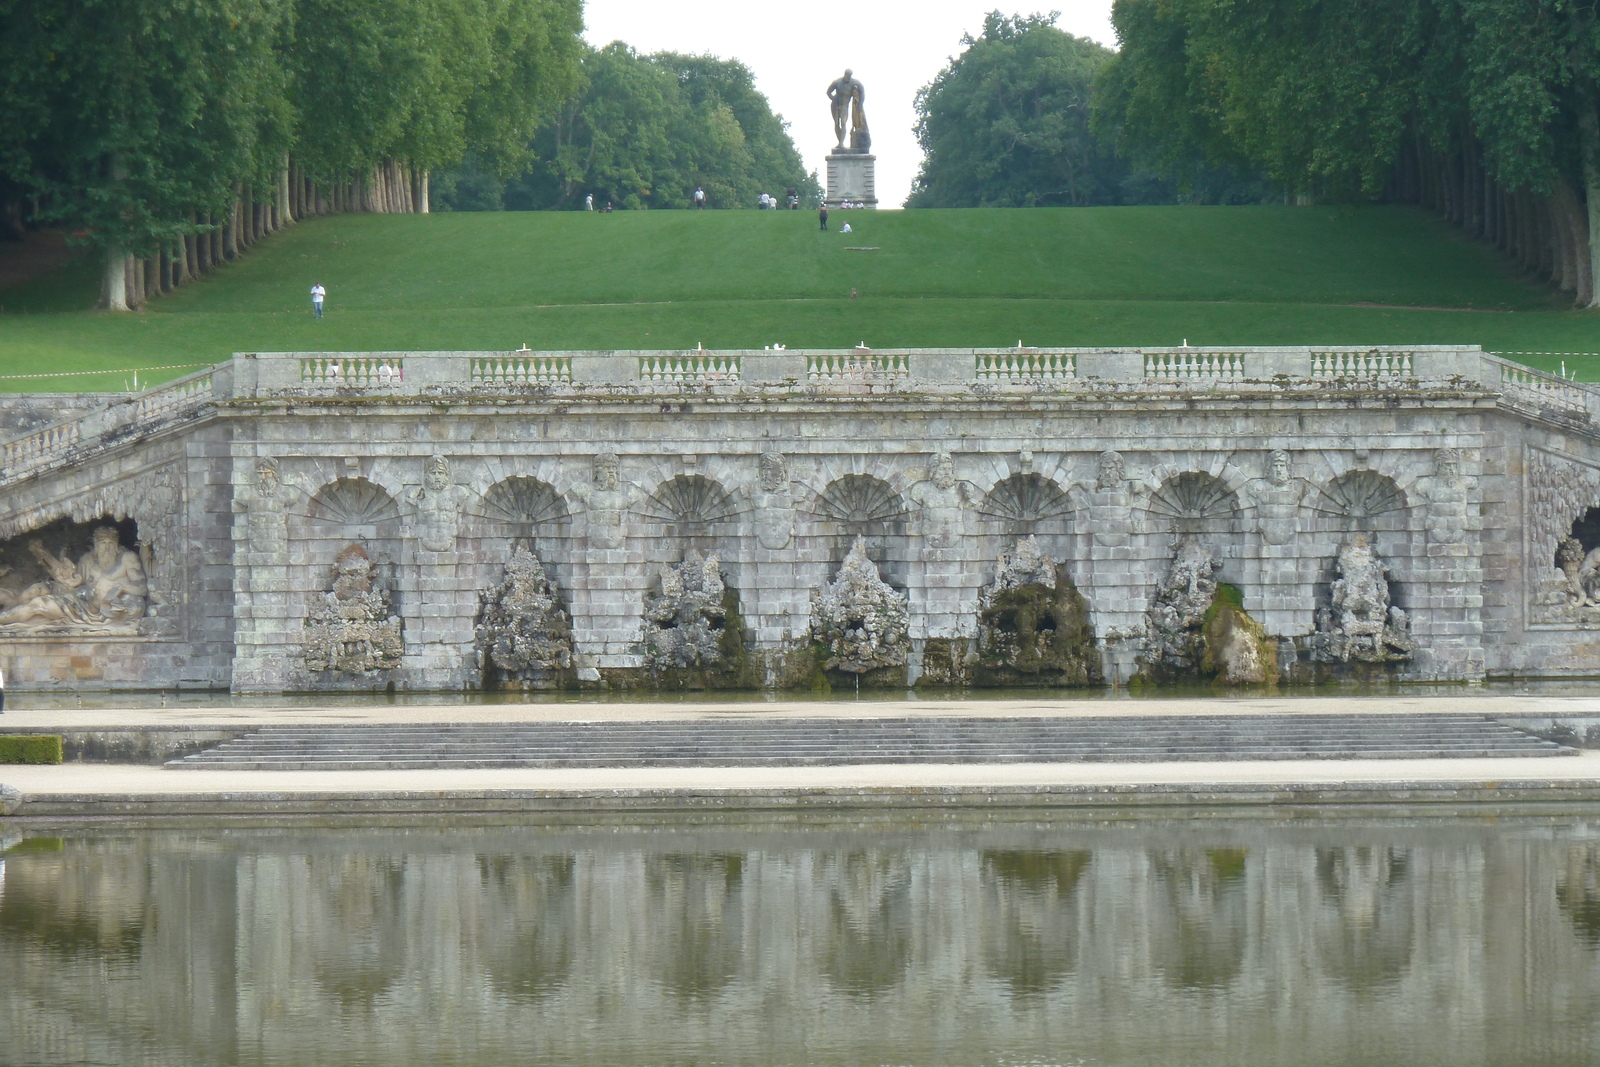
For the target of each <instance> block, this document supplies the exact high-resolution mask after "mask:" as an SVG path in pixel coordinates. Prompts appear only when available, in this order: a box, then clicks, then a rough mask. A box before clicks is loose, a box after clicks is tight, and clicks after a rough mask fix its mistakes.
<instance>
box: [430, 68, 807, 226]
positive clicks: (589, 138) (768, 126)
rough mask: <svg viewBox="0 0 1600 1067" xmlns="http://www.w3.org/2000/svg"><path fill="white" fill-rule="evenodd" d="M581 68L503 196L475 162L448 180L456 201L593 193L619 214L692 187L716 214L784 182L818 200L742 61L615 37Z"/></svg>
mask: <svg viewBox="0 0 1600 1067" xmlns="http://www.w3.org/2000/svg"><path fill="white" fill-rule="evenodd" d="M581 73H582V81H581V88H580V89H579V91H578V92H577V93H575V94H574V95H573V96H572V97H571V98H570V99H569V100H568V101H567V102H566V104H565V105H564V106H562V107H561V108H560V109H559V111H558V112H557V113H556V114H555V115H554V117H553V118H552V119H550V120H549V121H548V122H547V123H546V124H545V125H544V126H543V127H542V128H541V130H540V131H539V133H538V135H537V136H536V137H535V139H534V142H533V146H532V148H533V152H534V154H535V156H536V157H537V162H536V163H535V164H534V165H533V167H532V168H531V169H530V170H529V171H528V172H527V173H526V174H525V175H524V176H523V177H522V178H521V179H520V180H517V181H513V182H511V183H509V184H507V185H505V186H504V189H503V195H501V191H500V190H496V189H494V188H493V187H492V183H490V182H486V181H485V179H486V178H487V177H488V175H487V174H485V172H484V168H482V167H481V166H478V165H476V161H475V164H474V166H472V167H469V168H465V169H463V171H461V172H458V173H457V174H454V175H452V176H451V178H450V180H451V183H452V185H453V186H454V188H455V189H456V190H458V193H457V194H456V195H453V196H452V204H453V206H457V207H460V208H463V209H466V208H485V207H488V208H492V207H494V206H497V204H500V203H503V204H504V206H506V207H510V208H521V209H529V208H574V207H578V206H580V205H581V204H582V203H583V202H584V199H585V197H587V196H589V195H591V194H592V195H593V196H594V197H595V199H596V200H597V201H599V202H601V203H605V202H606V201H610V202H611V203H613V204H615V205H616V206H617V207H620V208H631V209H638V208H686V207H688V206H689V205H690V197H691V194H692V193H693V191H694V189H695V187H696V186H700V187H702V188H704V189H705V191H706V197H707V200H708V202H709V203H710V204H711V205H712V206H713V207H753V206H755V203H756V200H757V197H758V196H759V195H760V194H761V193H762V192H767V193H772V194H774V195H777V194H780V193H782V192H783V191H784V190H785V189H786V188H789V187H794V188H795V189H796V190H797V191H798V192H799V193H800V195H801V196H802V197H803V198H805V199H807V200H808V201H809V200H813V199H815V198H817V197H819V196H820V189H819V188H818V186H817V182H816V178H815V176H814V175H807V174H806V172H805V169H804V166H803V165H802V163H801V161H800V153H799V151H798V150H797V149H796V148H795V146H794V142H793V140H792V139H791V138H790V137H789V134H788V130H787V127H786V125H785V124H784V122H783V120H782V118H781V117H780V116H778V115H775V114H773V112H772V108H771V106H770V105H769V104H768V102H767V100H766V98H765V97H764V96H762V95H761V93H760V92H759V91H758V90H757V89H756V88H755V79H754V78H753V77H752V76H751V74H750V71H749V69H748V68H747V67H745V66H744V65H743V64H742V63H739V62H737V61H733V60H723V59H717V58H715V57H712V56H685V55H679V54H677V53H672V52H663V53H659V54H656V55H640V54H639V53H637V52H636V51H634V50H633V49H632V48H630V47H628V46H627V45H626V44H623V43H622V42H620V41H617V42H613V43H611V44H609V45H607V46H605V47H604V48H599V49H595V50H592V51H590V52H588V53H587V54H586V55H585V56H584V58H583V61H582V69H581Z"/></svg>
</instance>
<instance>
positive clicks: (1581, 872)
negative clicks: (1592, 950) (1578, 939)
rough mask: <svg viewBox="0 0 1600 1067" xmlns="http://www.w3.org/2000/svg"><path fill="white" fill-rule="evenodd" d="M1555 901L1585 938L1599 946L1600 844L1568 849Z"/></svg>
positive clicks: (1557, 885)
mask: <svg viewBox="0 0 1600 1067" xmlns="http://www.w3.org/2000/svg"><path fill="white" fill-rule="evenodd" d="M1556 900H1557V901H1559V902H1560V904H1561V910H1562V911H1563V912H1564V913H1565V914H1566V916H1567V918H1569V919H1571V920H1572V925H1573V926H1575V927H1576V928H1577V929H1578V932H1579V934H1580V935H1581V936H1582V937H1583V939H1584V940H1585V941H1587V942H1588V943H1589V944H1591V945H1596V946H1600V845H1584V846H1581V847H1579V848H1571V849H1568V850H1567V855H1566V864H1565V867H1564V869H1563V871H1562V877H1561V881H1560V882H1558V883H1557V884H1556Z"/></svg>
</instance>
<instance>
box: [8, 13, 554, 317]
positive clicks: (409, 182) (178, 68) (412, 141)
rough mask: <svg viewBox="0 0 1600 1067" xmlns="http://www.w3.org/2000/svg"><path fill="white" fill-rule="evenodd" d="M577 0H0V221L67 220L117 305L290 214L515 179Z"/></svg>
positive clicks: (418, 207)
mask: <svg viewBox="0 0 1600 1067" xmlns="http://www.w3.org/2000/svg"><path fill="white" fill-rule="evenodd" d="M581 30H582V14H581V0H205V2H197V0H73V2H72V3H61V2H60V0H0V101H4V106H3V107H0V226H3V227H4V228H7V229H11V230H16V229H19V228H20V227H21V226H22V225H23V223H24V221H25V220H28V219H32V220H34V221H41V222H47V223H50V224H55V225H60V226H63V227H65V228H67V229H68V230H69V231H70V232H71V233H72V234H73V236H74V238H75V239H77V240H80V241H83V242H86V243H88V244H90V245H92V246H93V247H94V248H95V249H96V250H97V251H98V252H99V253H100V254H101V256H102V257H103V260H104V263H105V270H104V284H103V302H104V303H105V305H106V306H107V307H110V308H113V309H118V310H122V309H126V308H128V307H130V306H137V305H138V304H140V303H142V302H143V301H144V300H145V299H146V298H147V297H148V296H150V295H153V294H155V293H157V292H164V291H167V290H169V289H171V288H173V287H175V286H177V285H180V284H182V283H183V282H185V281H186V280H188V279H190V278H192V277H194V276H195V275H197V274H200V273H202V272H204V271H205V270H207V269H209V268H210V267H211V266H212V265H213V264H215V263H218V262H221V261H223V260H226V259H231V258H233V257H234V256H236V255H237V254H238V253H239V251H240V250H241V249H243V248H245V247H247V246H249V245H250V244H252V243H253V242H255V241H257V240H259V239H260V238H261V237H263V236H265V235H266V234H268V233H271V232H274V231H276V230H279V229H281V228H283V227H284V226H287V225H289V224H290V223H292V222H293V221H294V220H295V219H297V218H300V217H303V216H306V215H316V214H327V213H332V212H342V211H377V212H411V211H426V210H427V209H428V208H427V205H428V200H429V191H428V184H429V174H430V172H431V171H432V170H434V169H436V168H438V167H441V166H447V165H453V164H455V163H456V162H457V161H459V160H460V159H461V158H462V156H463V155H464V154H465V153H466V152H468V151H471V152H472V153H473V154H474V158H475V159H477V160H479V161H480V165H482V166H485V167H487V168H490V169H492V170H494V171H496V172H498V173H504V174H511V173H516V172H518V171H520V170H521V169H522V168H523V167H524V166H525V165H526V164H527V161H528V159H529V158H530V156H531V149H530V145H531V143H532V140H533V136H534V133H535V130H536V129H537V128H538V126H539V124H540V123H541V122H542V121H543V120H544V119H546V118H547V117H548V116H550V115H552V114H553V113H554V111H555V109H556V108H557V106H558V105H559V104H561V103H562V102H563V101H565V100H566V99H568V98H569V97H570V96H571V94H572V93H573V91H574V90H575V89H576V87H577V84H578V66H579V58H580V54H581V41H580V40H579V36H578V35H579V33H580V31H581Z"/></svg>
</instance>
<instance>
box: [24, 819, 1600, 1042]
mask: <svg viewBox="0 0 1600 1067" xmlns="http://www.w3.org/2000/svg"><path fill="white" fill-rule="evenodd" d="M0 845H3V846H4V849H5V851H4V857H3V868H0V1063H4V1064H6V1065H9V1067H21V1065H31V1064H49V1065H52V1067H58V1065H63V1064H118V1065H121V1064H152V1065H159V1064H184V1065H188V1064H251V1065H254V1064H264V1065H278V1064H285V1065H286V1064H296V1065H298V1064H381V1065H384V1067H400V1065H410V1064H429V1065H434V1064H471V1065H490V1064H494V1065H499V1064H513V1063H515V1064H541V1065H543V1064H551V1065H555V1064H561V1065H570V1064H607V1065H619V1067H632V1065H645V1064H651V1065H657V1064H659V1065H675V1064H841V1065H845V1064H848V1065H856V1064H862V1065H877V1064H884V1065H910V1064H915V1065H940V1067H943V1065H969V1064H970V1065H1011V1064H1015V1065H1047V1064H1084V1065H1098V1064H1108V1065H1143V1064H1163V1065H1165V1064H1176V1065H1180V1067H1200V1065H1212V1064H1215V1065H1219V1067H1221V1065H1228V1067H1241V1065H1248V1067H1255V1065H1261V1067H1267V1065H1274V1067H1276V1065H1297V1064H1328V1065H1341V1067H1350V1065H1362V1064H1372V1065H1385V1067H1389V1065H1395V1064H1405V1065H1408V1067H1415V1065H1425V1064H1440V1065H1446V1064H1447V1065H1451V1067H1460V1065H1468V1064H1485V1065H1488V1064H1505V1065H1518V1067H1522V1065H1531V1064H1539V1065H1564V1064H1572V1065H1577V1064H1585V1065H1592V1064H1596V1063H1600V811H1594V810H1587V811H1578V812H1568V813H1563V814H1559V815H1550V814H1547V815H1540V816H1526V815H1513V816H1505V817H1501V818H1489V817H1456V818H1445V817H1437V816H1433V815H1428V814H1425V813H1424V814H1411V815H1406V814H1404V813H1402V814H1399V815H1395V816H1392V817H1384V818H1378V817H1364V818H1361V819H1321V818H1300V819H1289V818H1279V817H1265V816H1263V817H1257V818H1236V819H1222V818H1209V817H1202V816H1201V815H1200V814H1199V813H1196V816H1195V817H1191V818H1180V817H1163V818H1112V817H1105V818H1097V819H1093V820H1090V819H1073V818H1059V817H1045V816H1040V817H1039V818H1038V820H1037V821H1030V820H1029V819H1028V818H1026V817H1015V818H1008V819H1007V820H1004V821H980V820H979V819H977V818H973V819H971V820H969V821H960V820H917V819H915V818H895V819H874V818H869V817H863V818H861V819H858V820H854V821H842V820H841V819H840V818H839V817H838V816H837V815H835V816H834V817H833V818H832V819H831V820H824V819H820V818H819V819H809V820H808V819H796V820H792V821H788V822H784V823H781V824H780V823H775V822H770V821H750V822H743V821H739V820H737V819H724V820H717V819H706V820H700V821H688V820H673V819H667V818H664V819H662V820H661V821H658V822H654V823H648V824H645V823H639V822H618V821H610V822H599V821H597V822H592V823H587V824H574V825H558V826H542V827H541V826H487V825H446V824H430V825H423V824H413V825H408V826H402V827H394V828H371V827H367V828H358V827H351V828H337V827H335V828H321V829H309V828H307V829H285V830H277V831H271V830H242V829H229V828H225V827H210V828H204V829H198V828H197V829H183V830H137V831H135V830H115V831H114V830H102V829H85V830H80V831H72V832H57V833H56V836H48V837H44V836H23V835H22V834H21V833H19V832H18V831H17V830H15V829H12V830H9V831H6V830H3V829H0Z"/></svg>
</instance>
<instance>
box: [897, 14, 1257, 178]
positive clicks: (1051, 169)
mask: <svg viewBox="0 0 1600 1067" xmlns="http://www.w3.org/2000/svg"><path fill="white" fill-rule="evenodd" d="M1058 17H1059V12H1052V13H1050V14H1047V15H1028V16H1022V15H1016V16H1009V17H1008V16H1003V15H1001V14H1000V12H998V11H992V12H990V13H989V14H988V15H987V16H985V18H984V22H983V29H982V30H981V31H980V32H979V33H978V35H977V36H975V37H974V36H972V35H970V34H969V35H967V36H965V37H963V38H962V42H961V43H962V51H961V53H960V54H959V55H957V56H956V57H954V58H953V59H951V60H950V62H949V64H947V65H946V66H945V68H944V69H943V70H941V71H940V72H939V73H938V75H937V76H935V77H934V79H933V81H931V82H929V83H928V84H927V85H925V86H923V87H922V89H921V90H920V91H919V92H918V93H917V96H916V102H915V107H916V112H917V124H916V134H917V141H918V142H919V143H920V144H921V146H922V150H923V153H924V155H923V163H922V167H921V169H920V171H919V172H918V174H917V177H916V180H915V182H914V184H913V187H912V192H911V197H910V199H909V200H907V202H906V206H907V207H1048V206H1057V207H1083V206H1092V205H1110V204H1171V203H1179V202H1192V203H1212V204H1216V203H1259V202H1261V201H1262V200H1264V199H1269V198H1273V197H1275V196H1281V193H1279V192H1278V191H1277V190H1276V189H1275V188H1274V187H1273V186H1272V185H1271V183H1269V182H1266V181H1264V180H1262V179H1261V177H1260V176H1259V175H1257V174H1256V173H1254V172H1253V169H1252V168H1250V167H1249V166H1245V165H1240V163H1241V161H1237V160H1224V161H1221V162H1219V163H1217V164H1212V163H1210V162H1208V161H1206V160H1204V159H1201V158H1198V157H1195V158H1189V159H1184V160H1177V161H1162V162H1163V163H1166V164H1168V165H1166V166H1165V167H1163V168H1157V167H1153V166H1148V165H1136V163H1135V162H1134V161H1132V160H1131V159H1130V158H1129V157H1128V156H1127V155H1126V154H1124V153H1120V152H1119V151H1118V145H1117V143H1116V141H1115V140H1114V139H1113V138H1111V137H1107V136H1105V135H1104V134H1103V133H1102V131H1101V130H1100V129H1099V128H1098V126H1097V125H1096V123H1095V122H1094V114H1095V108H1096V105H1097V104H1098V100H1099V91H1098V86H1099V83H1100V80H1101V79H1102V77H1103V76H1104V74H1105V72H1106V70H1107V68H1108V67H1109V66H1111V65H1112V63H1113V60H1114V59H1115V57H1116V53H1115V52H1113V51H1112V50H1111V49H1109V48H1106V47H1105V46H1103V45H1100V44H1097V43H1095V42H1094V41H1092V40H1089V39H1088V38H1086V37H1074V36H1073V35H1071V34H1069V33H1066V32H1064V31H1062V30H1060V29H1058V28H1057V27H1056V26H1055V25H1054V23H1055V20H1056V19H1057V18H1058Z"/></svg>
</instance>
